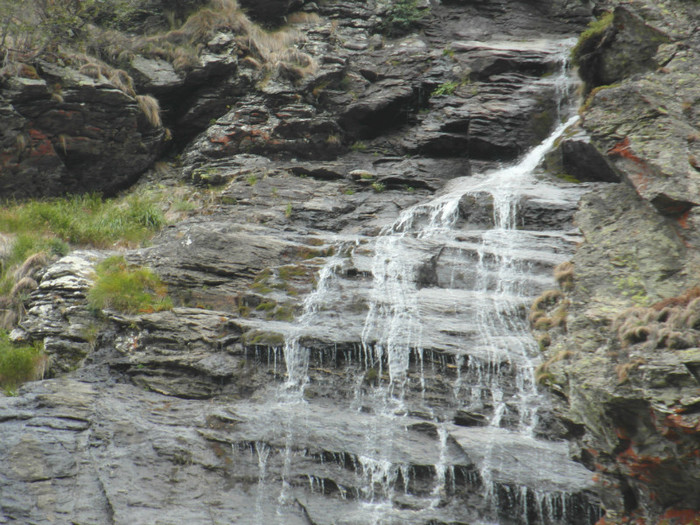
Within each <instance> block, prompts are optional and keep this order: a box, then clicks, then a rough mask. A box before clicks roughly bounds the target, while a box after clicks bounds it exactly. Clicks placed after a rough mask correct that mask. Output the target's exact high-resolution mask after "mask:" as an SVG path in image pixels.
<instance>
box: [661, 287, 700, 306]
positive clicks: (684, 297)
mask: <svg viewBox="0 0 700 525" xmlns="http://www.w3.org/2000/svg"><path fill="white" fill-rule="evenodd" d="M698 298H700V286H694V287H693V288H690V289H689V290H686V291H685V292H684V293H682V294H681V295H678V296H676V297H669V298H667V299H663V300H661V301H659V302H657V303H654V304H652V305H651V308H653V309H654V310H663V309H664V308H665V307H667V306H683V307H685V306H688V305H689V304H690V303H691V302H692V301H693V300H694V299H698Z"/></svg>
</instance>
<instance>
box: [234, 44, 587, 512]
mask: <svg viewBox="0 0 700 525" xmlns="http://www.w3.org/2000/svg"><path fill="white" fill-rule="evenodd" d="M556 45H557V46H558V48H559V53H558V54H559V56H560V57H561V62H562V64H563V67H562V73H561V74H560V75H559V76H557V77H555V78H554V79H553V82H554V84H555V87H556V92H557V93H558V94H559V95H560V96H561V98H562V100H564V99H566V98H568V97H569V94H570V91H571V80H570V79H569V77H568V76H567V74H566V72H565V60H564V57H565V56H566V54H567V52H568V51H567V49H568V46H569V45H570V42H565V43H558V44H556ZM565 107H566V106H565V105H564V104H561V105H560V108H562V109H561V111H562V120H565V119H566V121H565V122H563V123H562V124H560V125H559V126H557V128H556V129H555V130H554V131H553V132H552V134H551V135H550V136H549V137H548V138H547V139H546V140H544V141H543V142H542V143H541V144H540V145H538V146H537V147H536V148H534V149H533V150H532V151H530V152H529V153H528V154H527V155H525V156H524V157H523V159H522V160H521V161H520V162H518V163H517V164H515V165H513V166H510V167H506V168H502V169H498V170H495V171H491V172H488V173H484V174H477V175H473V176H470V177H463V178H459V179H455V180H452V181H451V182H450V183H449V184H448V185H447V186H446V187H445V189H444V190H443V191H442V192H441V193H440V194H439V195H437V196H436V197H434V198H433V199H431V200H430V201H428V202H426V203H421V204H418V205H415V206H413V207H412V208H410V209H407V210H405V211H404V212H403V213H401V215H400V216H399V218H398V219H397V220H396V221H395V222H394V223H393V224H391V225H389V226H387V227H385V228H384V229H383V230H382V232H381V233H380V235H378V236H377V237H375V238H357V239H354V240H353V242H350V243H348V242H345V243H341V244H339V245H338V247H337V250H336V255H334V256H333V257H331V258H330V259H329V260H328V262H327V263H326V265H325V266H324V267H323V268H322V269H321V270H320V272H319V276H318V284H317V287H316V290H315V291H314V292H313V293H312V294H311V295H309V296H308V297H307V299H306V301H305V302H304V311H303V314H302V315H301V317H300V318H299V319H298V322H297V324H296V326H295V327H294V329H292V330H291V331H289V335H288V336H287V337H286V342H285V344H284V348H283V353H284V362H285V366H286V381H285V383H284V386H283V387H282V388H281V389H279V390H278V392H277V393H276V399H275V401H274V402H273V403H269V404H268V405H266V409H265V410H260V408H259V407H257V406H250V407H249V410H250V414H248V415H249V416H250V420H251V421H253V420H255V421H257V423H256V424H252V423H249V424H248V427H247V428H246V429H245V433H246V435H254V436H258V437H257V439H256V440H255V441H254V442H253V444H252V445H251V452H250V453H249V455H250V457H249V458H248V459H245V460H244V459H241V461H242V464H246V463H245V462H246V461H248V462H249V463H250V468H251V469H252V470H253V471H255V469H257V470H258V474H257V476H258V479H259V482H258V489H257V491H258V492H257V495H256V508H257V509H259V511H258V512H257V523H260V524H263V523H264V524H268V523H285V524H286V523H292V522H293V521H290V519H291V518H290V512H289V509H290V507H293V506H299V507H301V508H303V512H304V513H305V515H307V516H311V515H312V514H313V519H312V518H311V517H309V521H311V522H313V523H329V524H330V523H338V524H341V523H347V524H351V523H352V524H368V525H369V524H373V525H385V524H393V523H396V524H398V523H434V522H437V523H442V522H449V521H455V520H463V519H466V518H468V519H469V520H471V522H474V521H475V520H481V521H482V522H484V523H486V522H489V523H494V522H498V523H527V524H534V523H551V524H565V523H577V524H578V523H590V522H592V520H593V519H594V518H595V517H596V516H595V511H593V510H591V509H590V508H588V507H586V503H585V498H584V499H582V497H581V496H580V495H578V496H577V495H573V494H570V490H572V487H573V488H574V489H576V490H585V487H587V478H588V474H587V472H586V471H585V470H584V469H582V467H578V466H572V465H571V464H569V463H568V460H567V450H566V446H565V445H564V444H563V443H550V442H544V441H541V440H538V439H536V438H535V437H534V435H533V434H534V429H535V428H536V426H537V423H538V407H539V406H540V405H542V404H543V403H546V401H545V400H544V398H543V397H542V396H541V395H540V394H539V393H538V391H537V388H536V384H535V380H534V368H535V366H536V364H537V345H536V344H535V343H534V341H533V340H532V337H531V335H530V334H529V330H528V326H527V324H526V321H525V316H524V311H525V309H526V308H527V306H528V305H529V304H530V303H531V302H532V299H533V298H534V297H535V296H536V295H537V294H538V293H540V292H541V291H543V289H545V288H546V287H547V286H552V284H553V283H551V282H550V281H551V278H549V277H548V276H547V274H546V272H545V271H543V268H547V269H551V267H553V266H554V265H555V264H556V263H558V262H561V261H563V260H565V259H566V258H567V254H568V253H570V250H571V242H570V239H569V238H568V233H567V232H566V231H536V230H531V229H528V228H527V227H526V226H527V225H526V224H524V219H523V217H522V216H521V213H520V212H521V208H522V207H523V206H527V205H528V204H527V203H528V202H531V201H538V200H539V201H544V202H546V203H553V202H554V203H562V202H563V203H566V205H567V206H570V207H571V208H573V207H574V206H575V203H576V201H577V200H578V197H579V196H580V193H581V191H580V190H579V189H574V188H568V187H564V186H562V185H556V184H552V183H549V182H546V181H545V180H540V178H539V177H538V176H536V168H537V166H538V165H539V164H540V162H541V160H542V158H543V156H544V154H545V153H546V152H547V151H548V150H549V149H551V147H552V145H553V144H554V142H555V141H556V140H557V138H558V137H559V136H561V134H562V133H563V131H564V130H565V129H566V128H567V127H568V126H570V125H571V124H572V123H573V122H574V121H575V119H576V117H571V118H567V117H568V115H566V114H565V113H564V111H565V110H564V109H563V108H565ZM483 210H491V213H488V214H484V213H482V212H483ZM477 215H478V217H477ZM348 266H353V273H354V274H359V275H367V277H368V279H366V280H365V281H364V283H365V285H366V286H365V288H362V287H358V285H357V283H353V286H354V288H353V287H351V286H350V285H348V284H347V283H346V281H347V279H346V277H345V273H344V272H345V271H346V270H347V268H348ZM348 294H353V295H354V296H358V295H361V296H362V297H363V299H364V304H366V314H365V315H364V317H362V316H359V315H355V316H354V317H353V316H350V315H348V319H349V320H350V321H353V322H347V326H345V325H344V326H343V327H342V328H341V329H337V328H335V333H336V334H338V333H339V332H341V331H342V332H343V333H342V337H341V336H337V335H336V338H335V340H336V341H337V342H336V343H334V346H333V348H328V347H327V346H326V347H323V348H320V347H318V346H314V344H311V343H309V341H313V340H316V339H321V337H320V336H318V337H316V336H315V334H317V333H321V332H324V330H326V329H328V330H333V328H331V327H333V326H335V325H338V324H340V323H341V319H340V317H339V316H337V315H336V316H334V315H332V314H329V313H328V312H332V311H333V310H334V309H339V308H341V307H342V305H343V303H345V302H348V300H349V298H348ZM358 323H359V324H358ZM339 339H340V340H339ZM339 345H340V348H339ZM311 362H315V363H325V362H332V363H335V364H336V366H337V368H338V369H339V370H340V372H333V371H332V370H326V369H323V370H324V372H323V373H327V374H328V373H329V374H336V375H337V376H338V377H339V379H338V381H344V384H346V385H347V389H348V394H347V396H346V397H347V399H345V400H344V401H343V402H344V403H345V406H346V411H345V412H343V413H342V414H338V413H337V406H338V404H337V403H336V405H334V406H335V407H336V409H335V410H330V409H329V408H328V407H327V406H325V405H324V404H323V403H322V402H321V401H318V402H317V401H313V400H311V401H310V400H309V399H307V397H306V396H305V389H306V387H307V385H309V384H310V382H312V379H311V377H310V374H311V370H310V366H311V365H310V363H311ZM444 377H451V379H449V381H447V382H448V383H449V386H448V387H447V388H446V387H445V386H444V384H445V380H444ZM329 395H331V394H329ZM333 395H336V396H338V397H342V396H340V394H338V393H337V392H333ZM436 397H440V399H442V404H441V406H439V407H436V406H433V404H432V400H433V399H434V398H436ZM239 412H240V414H241V415H245V408H244V407H241V408H240V411H239ZM458 413H460V414H465V415H464V416H463V417H462V419H464V418H467V419H469V418H470V421H471V423H469V424H466V425H465V424H461V423H460V424H456V422H458V421H460V419H459V417H457V416H455V414H458ZM474 421H476V422H477V424H476V425H475V426H472V425H473V423H474ZM273 450H277V451H279V452H278V453H277V454H275V453H274V452H272V451H273ZM245 454H246V453H242V456H245ZM552 461H554V462H555V463H556V462H557V461H558V462H560V463H561V464H562V465H563V466H562V467H553V468H550V466H551V465H552ZM540 469H541V470H543V471H546V474H545V475H544V476H540V477H538V476H537V474H538V472H537V471H538V470H540ZM275 470H276V471H278V472H279V478H280V479H279V481H278V485H277V486H275V482H274V481H273V477H274V476H273V475H272V474H271V472H273V471H275ZM540 478H542V479H540ZM301 479H303V480H304V481H303V483H302V482H301V481H300V480H301ZM302 484H303V486H304V490H307V489H308V491H309V492H310V494H309V493H306V492H304V493H303V495H300V493H299V490H301V489H297V488H296V487H300V486H302ZM581 487H583V488H584V489H581ZM316 495H318V497H316ZM266 506H268V507H274V508H275V509H276V510H275V513H274V515H273V514H272V513H270V512H269V511H266V510H265V507H266ZM586 512H589V513H590V515H589V516H585V515H584V514H585V513H586ZM484 520H485V521H484ZM302 522H303V521H302Z"/></svg>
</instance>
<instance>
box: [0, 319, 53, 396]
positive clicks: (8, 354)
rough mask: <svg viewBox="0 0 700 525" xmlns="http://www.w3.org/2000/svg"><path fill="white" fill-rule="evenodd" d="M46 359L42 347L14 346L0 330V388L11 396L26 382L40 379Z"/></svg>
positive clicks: (38, 345) (5, 333) (3, 331)
mask: <svg viewBox="0 0 700 525" xmlns="http://www.w3.org/2000/svg"><path fill="white" fill-rule="evenodd" d="M47 362H48V358H47V356H46V354H45V353H44V349H43V346H42V345H41V344H36V345H33V346H26V345H24V346H22V345H15V344H14V343H12V341H10V338H9V336H8V334H7V332H6V331H5V330H0V387H2V388H3V390H5V392H6V393H8V394H11V393H12V392H14V391H15V389H16V388H17V387H18V386H19V385H21V384H22V383H25V382H27V381H32V380H35V379H40V378H41V377H43V375H44V372H45V370H46V364H47Z"/></svg>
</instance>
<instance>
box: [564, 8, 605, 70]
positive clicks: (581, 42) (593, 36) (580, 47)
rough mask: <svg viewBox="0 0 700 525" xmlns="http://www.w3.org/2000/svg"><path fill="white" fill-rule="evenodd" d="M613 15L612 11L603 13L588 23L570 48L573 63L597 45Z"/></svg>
mask: <svg viewBox="0 0 700 525" xmlns="http://www.w3.org/2000/svg"><path fill="white" fill-rule="evenodd" d="M613 18H614V15H613V13H612V12H608V13H605V14H603V16H601V17H600V18H599V19H597V20H593V21H591V22H590V23H589V24H588V28H587V29H586V30H585V31H584V32H583V33H581V35H580V36H579V38H578V42H576V45H575V46H574V47H573V48H572V50H571V58H572V59H573V61H574V64H578V61H579V60H580V58H581V57H582V56H583V55H585V54H587V53H590V52H591V51H592V50H593V48H595V46H597V45H598V43H599V41H600V39H601V37H602V36H603V33H605V30H606V29H608V27H610V25H611V24H612V22H613Z"/></svg>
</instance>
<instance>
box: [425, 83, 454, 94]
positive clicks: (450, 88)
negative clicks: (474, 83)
mask: <svg viewBox="0 0 700 525" xmlns="http://www.w3.org/2000/svg"><path fill="white" fill-rule="evenodd" d="M459 86H460V83H459V82H445V83H444V84H440V85H439V86H438V87H436V88H435V89H433V91H432V92H431V93H430V96H431V97H439V96H441V95H452V94H454V92H455V90H456V89H457V88H458V87H459Z"/></svg>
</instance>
